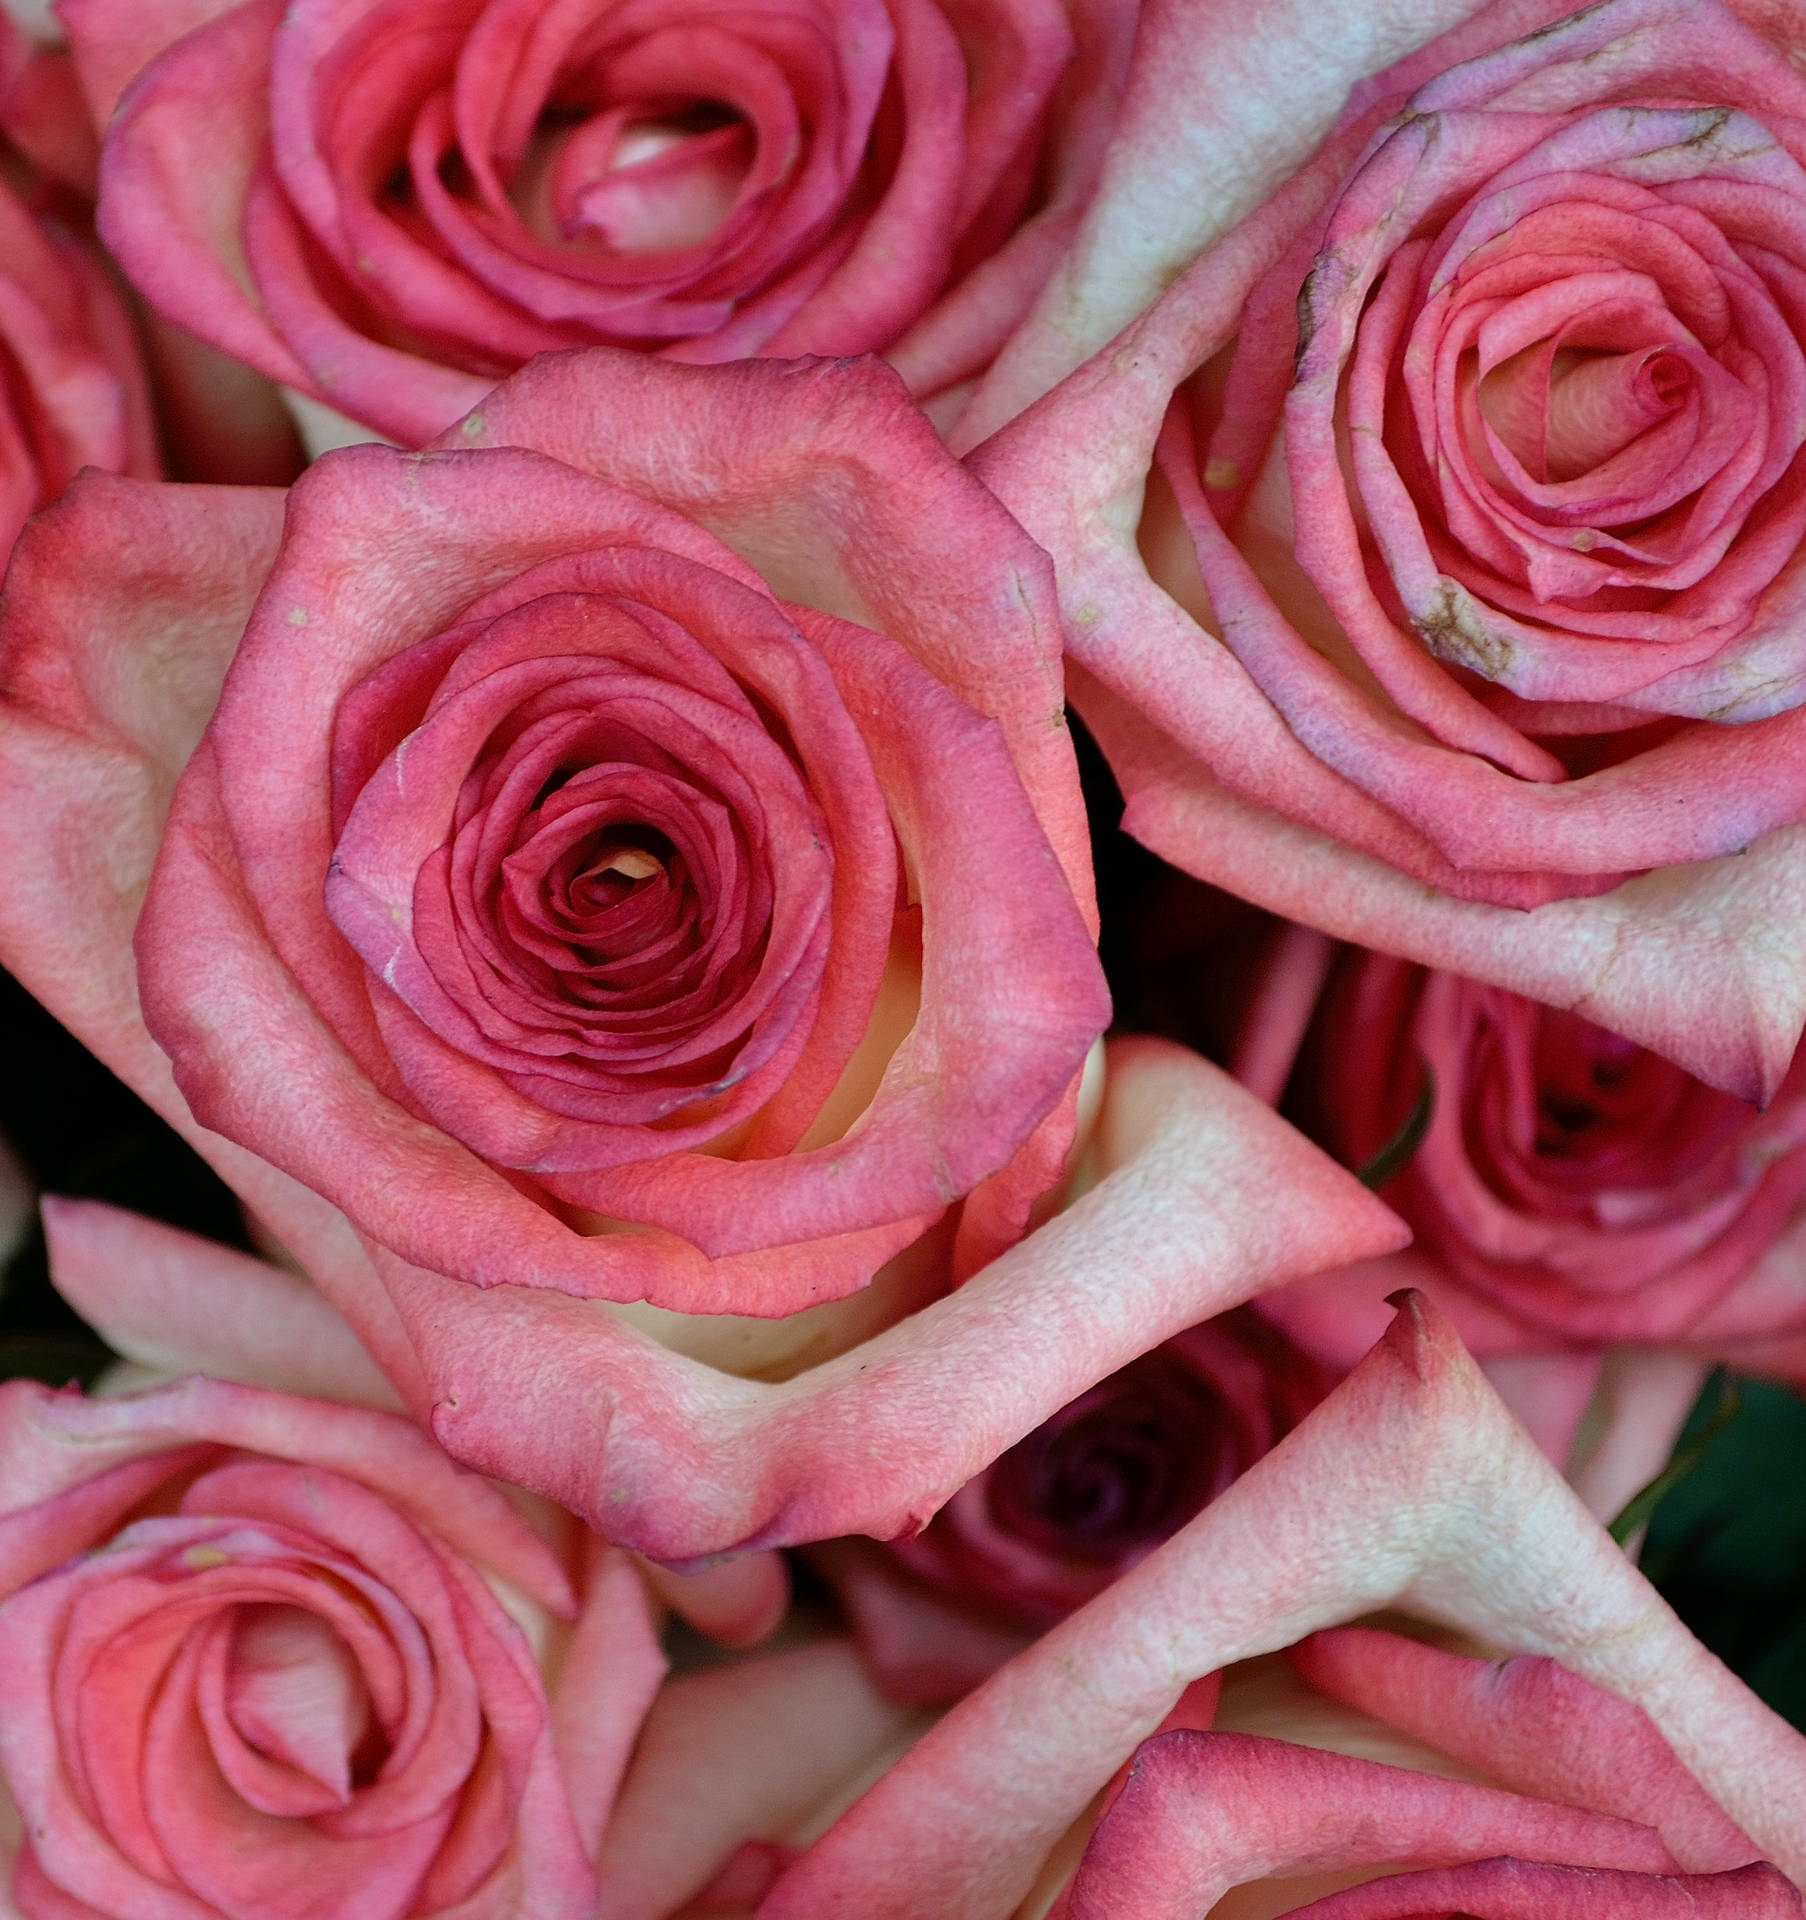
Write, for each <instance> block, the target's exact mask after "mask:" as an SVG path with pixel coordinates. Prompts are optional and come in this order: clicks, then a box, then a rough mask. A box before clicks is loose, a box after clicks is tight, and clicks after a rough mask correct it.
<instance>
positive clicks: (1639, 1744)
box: [1291, 1627, 1761, 1873]
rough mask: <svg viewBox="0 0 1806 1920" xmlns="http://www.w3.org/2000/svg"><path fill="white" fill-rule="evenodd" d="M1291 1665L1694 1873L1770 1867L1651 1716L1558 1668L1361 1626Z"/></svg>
mask: <svg viewBox="0 0 1806 1920" xmlns="http://www.w3.org/2000/svg"><path fill="white" fill-rule="evenodd" d="M1291 1659H1292V1664H1293V1665H1294V1666H1295V1667H1296V1668H1297V1669H1298V1671H1299V1672H1300V1673H1302V1674H1303V1675H1304V1677H1305V1679H1307V1680H1308V1681H1309V1682H1310V1683H1311V1685H1312V1686H1313V1687H1315V1688H1316V1690H1317V1691H1318V1692H1319V1693H1327V1694H1328V1695H1330V1697H1331V1698H1332V1699H1336V1700H1340V1701H1342V1702H1343V1703H1344V1704H1345V1705H1347V1706H1351V1707H1356V1708H1359V1709H1360V1710H1361V1711H1362V1712H1363V1713H1370V1714H1372V1715H1373V1716H1374V1717H1375V1718H1376V1719H1379V1720H1383V1721H1385V1723H1386V1724H1387V1725H1388V1726H1391V1727H1397V1728H1398V1729H1399V1730H1400V1731H1401V1732H1403V1733H1408V1734H1411V1735H1414V1736H1415V1737H1416V1738H1417V1739H1419V1740H1422V1741H1423V1742H1425V1744H1426V1745H1428V1746H1432V1747H1434V1748H1435V1749H1436V1750H1437V1751H1438V1752H1439V1753H1446V1754H1448V1755H1450V1756H1451V1757H1452V1758H1454V1759H1457V1760H1462V1761H1465V1762H1466V1763H1467V1764H1468V1765H1469V1766H1471V1767H1473V1768H1475V1769H1476V1770H1477V1771H1479V1772H1482V1773H1485V1774H1486V1775H1487V1776H1488V1777H1489V1778H1491V1779H1494V1780H1497V1781H1498V1782H1499V1783H1500V1784H1501V1785H1502V1786H1507V1787H1510V1788H1511V1789H1512V1790H1513V1791H1514V1792H1516V1793H1521V1794H1527V1795H1529V1796H1530V1797H1531V1798H1532V1799H1535V1800H1555V1801H1559V1802H1560V1803H1561V1804H1562V1805H1563V1806H1569V1807H1592V1808H1594V1809H1595V1810H1596V1811H1598V1812H1600V1813H1609V1814H1613V1815H1615V1816H1616V1817H1617V1818H1618V1819H1620V1820H1628V1821H1633V1822H1635V1823H1636V1824H1637V1825H1638V1826H1642V1827H1648V1828H1651V1829H1653V1830H1654V1831H1655V1832H1657V1833H1659V1834H1660V1835H1661V1836H1662V1840H1663V1842H1664V1844H1665V1845H1666V1846H1667V1848H1668V1850H1669V1851H1670V1852H1671V1853H1672V1854H1673V1855H1674V1857H1675V1859H1676V1860H1677V1861H1679V1863H1680V1864H1681V1866H1682V1867H1684V1868H1685V1869H1686V1870H1687V1871H1688V1872H1689V1873H1720V1872H1722V1871H1724V1869H1726V1868H1727V1867H1742V1866H1747V1865H1749V1863H1750V1862H1751V1861H1752V1860H1757V1859H1760V1858H1761V1855H1760V1852H1759V1851H1758V1849H1757V1848H1756V1847H1754V1846H1753V1845H1752V1844H1751V1843H1750V1840H1749V1836H1748V1835H1747V1834H1744V1833H1742V1832H1740V1831H1739V1829H1738V1827H1737V1825H1736V1823H1735V1822H1734V1821H1733V1820H1731V1819H1730V1818H1729V1817H1728V1816H1727V1815H1726V1814H1725V1813H1723V1812H1722V1811H1721V1810H1720V1809H1719V1808H1718V1807H1716V1806H1715V1805H1713V1803H1712V1801H1711V1799H1710V1798H1709V1797H1708V1796H1707V1795H1706V1793H1705V1792H1703V1791H1702V1789H1701V1788H1700V1785H1699V1782H1698V1781H1696V1780H1695V1779H1694V1778H1693V1776H1692V1775H1691V1774H1689V1773H1688V1771H1687V1770H1686V1768H1685V1767H1683V1766H1682V1765H1681V1763H1680V1762H1679V1761H1678V1760H1677V1759H1676V1758H1675V1757H1674V1753H1673V1750H1672V1749H1671V1748H1670V1747H1669V1746H1668V1744H1667V1742H1666V1741H1664V1740H1663V1738H1662V1737H1661V1735H1660V1734H1659V1733H1657V1732H1656V1730H1655V1728H1654V1727H1653V1726H1652V1725H1651V1724H1650V1722H1649V1719H1648V1717H1647V1715H1645V1714H1643V1713H1641V1712H1640V1711H1639V1710H1638V1709H1637V1708H1636V1707H1633V1706H1632V1705H1631V1704H1630V1703H1629V1701H1626V1700H1619V1699H1616V1698H1614V1697H1613V1696H1612V1695H1610V1694H1605V1693H1602V1692H1601V1691H1600V1689H1599V1688H1597V1687H1594V1686H1589V1685H1588V1684H1587V1682H1586V1681H1584V1680H1582V1679H1580V1678H1579V1677H1578V1676H1577V1675H1576V1674H1573V1673H1571V1672H1569V1670H1568V1669H1567V1668H1566V1667H1564V1666H1561V1665H1559V1664H1558V1663H1557V1662H1556V1661H1553V1660H1541V1659H1531V1658H1520V1659H1516V1660H1507V1661H1504V1662H1502V1663H1501V1662H1496V1661H1490V1660H1469V1659H1465V1658H1464V1657H1463V1656H1462V1655H1460V1654H1455V1653H1444V1652H1443V1651H1442V1650H1441V1649H1439V1648H1436V1647H1427V1646H1424V1645H1422V1644H1420V1643H1419V1642H1417V1641H1415V1640H1406V1639H1403V1638H1401V1637H1400V1636H1399V1635H1398V1634H1394V1633H1374V1632H1370V1631H1365V1630H1363V1629H1361V1628H1358V1627H1349V1628H1343V1629H1341V1630H1339V1631H1335V1632H1330V1633H1315V1634H1312V1635H1311V1637H1310V1638H1309V1639H1308V1640H1306V1641H1304V1642H1302V1644H1300V1645H1299V1646H1297V1647H1294V1648H1293V1649H1292V1654H1291ZM1503 1851H1506V1852H1511V1851H1515V1849H1511V1848H1506V1849H1503Z"/></svg>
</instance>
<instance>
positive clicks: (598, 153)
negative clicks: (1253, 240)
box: [61, 0, 1135, 445]
mask: <svg viewBox="0 0 1806 1920" xmlns="http://www.w3.org/2000/svg"><path fill="white" fill-rule="evenodd" d="M61 12H62V15H63V18H64V20H65V22H66V24H67V26H68V30H69V33H70V37H71V40H72V42H73V45H74V48H75V51H76V54H77V57H78V60H79V63H80V67H81V72H82V78H83V81H84V84H85V85H86V88H87V92H88V96H89V99H90V101H91V102H92V104H93V108H94V111H95V114H96V116H97V119H98V120H99V121H100V122H101V123H102V124H103V125H105V124H106V123H107V122H108V120H109V118H110V119H111V125H110V127H109V129H108V134H107V146H106V155H105V160H104V165H103V188H102V216H101V217H102V223H103V228H104V231H105V233H106V236H107V241H108V244H109V245H110V246H111V247H112V248H113V250H114V252H115V253H116V254H117V256H118V258H119V259H120V261H121V262H122V263H123V264H124V266H125V268H126V271H127V272H128V274H129V275H130V276H131V278H132V279H133V280H134V281H135V282H136V283H137V285H138V286H139V287H140V288H141V289H142V291H143V292H144V293H145V294H146V295H147V296H148V298H149V299H150V300H151V301H152V303H153V304H154V305H155V306H156V307H157V308H158V309H159V310H160V311H161V312H163V313H164V314H165V315H167V316H168V317H169V318H170V319H172V320H175V321H176V322H178V323H179V324H181V325H182V326H184V327H186V328H188V329H189V330H190V331H191V332H193V333H196V334H198V335H200V336H201V337H202V338H203V339H205V340H208V341H211V342H212V343H214V344H215V345H217V346H219V347H222V348H224V349H226V350H227V351H228V352H230V353H232V354H234V355H236V356H238V357H239V358H241V359H243V360H245V361H247V362H248V363H249V364H251V365H252V366H254V367H257V368H259V369H261V370H262V371H263V372H265V373H267V374H269V375H271V376H272V377H273V378H275V379H277V380H279V381H281V382H283V383H284V384H286V385H287V386H289V387H290V388H292V389H294V390H297V391H298V392H300V393H302V394H303V395H306V396H308V397H310V398H311V399H312V400H313V401H316V402H320V403H324V404H325V405H326V406H328V407H330V408H332V409H334V410H336V411H338V412H341V413H344V414H349V415H352V416H354V417H355V418H356V419H357V420H359V421H361V422H364V423H365V424H366V425H367V426H369V427H373V428H375V429H377V430H378V431H379V432H381V433H383V434H386V435H390V436H392V437H394V438H395V439H398V440H401V441H404V442H407V443H408V444H411V445H419V444H421V443H423V442H425V441H427V440H430V439H431V438H433V436H434V435H436V434H438V433H441V432H443V431H444V430H445V429H446V428H447V427H449V426H450V425H451V424H452V423H453V422H454V421H455V420H457V419H458V418H459V417H460V416H461V415H462V414H464V413H465V412H466V411H468V410H469V408H470V407H472V406H474V405H475V404H476V403H477V401H478V400H480V399H481V398H482V396H483V394H484V393H486V392H487V391H488V390H489V388H490V387H491V386H493V385H494V384H495V382H496V381H497V380H498V379H500V378H502V377H503V376H504V375H506V374H508V373H510V372H512V371H513V370H514V369H515V368H517V367H519V366H520V365H521V364H522V363H523V362H524V361H526V360H528V359H530V358H531V357H532V356H533V355H534V354H536V353H542V352H547V351H552V350H557V349H561V348H571V347H582V346H592V345H597V344H608V345H618V346H631V347H636V348H640V349H643V350H646V351H649V352H656V353H661V354H664V355H667V356H669V357H671V358H675V359H680V360H691V361H709V362H713V361H723V360H732V359H738V358H741V357H743V356H746V355H749V354H759V353H774V354H779V355H791V354H799V353H821V354H855V353H864V352H869V351H873V350H883V351H885V352H887V353H889V354H890V355H891V356H892V357H893V358H894V360H895V362H896V364H897V365H898V367H899V368H900V369H902V370H903V371H904V372H905V374H906V375H907V377H908V379H909V382H910V385H911V387H912V389H913V390H914V391H916V392H918V393H920V394H923V395H934V394H944V393H949V390H951V389H954V388H955V387H956V386H957V385H958V384H959V383H962V382H965V381H966V380H967V379H968V378H969V377H970V376H971V375H973V374H975V373H977V372H979V371H981V370H982V368H983V367H984V365H985V364H986V362H987V361H988V360H989V358H990V356H991V354H992V353H993V352H994V351H995V349H996V347H997V345H998V343H999V342H1000V341H1001V340H1002V339H1003V338H1004V336H1005V335H1006V334H1007V333H1008V331H1009V330H1010V328H1011V327H1012V326H1013V325H1014V324H1015V323H1016V321H1017V320H1018V319H1020V318H1021V316H1022V314H1023V312H1024V311H1025V309H1026V307H1027V305H1028V303H1029V301H1030V300H1031V299H1032V297H1033V296H1034V294H1035V292H1036V291H1037V290H1038V289H1039V287H1040V285H1041V283H1042V282H1043V280H1045V278H1046V276H1047V274H1048V272H1049V270H1050V268H1051V267H1052V265H1053V263H1054V261H1055V260H1056V259H1057V257H1058V255H1059V252H1060V249H1061V248H1062V246H1063V245H1064V244H1065V243H1066V242H1067V241H1068V240H1069V238H1070V236H1071V232H1072V227H1073V223H1074V220H1075V217H1076V214H1077V212H1078V210H1079V208H1080V206H1081V205H1082V203H1083V201H1084V199H1085V197H1086V195H1087V194H1088V192H1089V190H1090V188H1091V187H1092V185H1093V184H1094V181H1095V176H1096V168H1097V162H1098V159H1099V157H1100V155H1101V151H1102V146H1103V141H1104V137H1105V135H1106V133H1107V130H1108V125H1109V118H1110V111H1111V109H1112V107H1113V105H1114V100H1115V93H1116V89H1117V87H1118V86H1119V85H1120V79H1121V70H1122V68H1123V66H1124V64H1125V62H1126V58H1127V46H1128V41H1129V38H1130V36H1131V35H1132V32H1133V29H1134V18H1135V9H1134V7H1133V5H1132V4H1129V0H1080V3H1078V4H1074V5H1073V6H1072V7H1071V8H1070V9H1069V8H1068V7H1066V6H1064V5H1062V4H1060V3H1059V0H1028V4H1021V5H1005V4H1002V3H1001V0H980V3H979V4H977V5H964V4H961V5H942V4H937V3H936V0H890V3H888V4H887V3H886V0H794V3H792V4H785V5H782V6H770V7H761V8H757V9H745V10H741V11H738V12H734V13H731V14H729V13H722V12H720V11H719V10H715V9H709V8H703V7H698V6H696V5H694V4H691V3H690V0H641V3H640V4H636V5H632V6H616V5H607V4H603V0H591V3H589V4H583V5H576V6H570V5H563V6H554V5H552V4H550V3H549V0H547V3H546V4H529V5H524V6H523V5H519V4H513V3H512V0H494V3H493V4H488V5H484V6H480V7H472V6H469V5H466V4H463V0H458V3H457V4H452V3H450V0H429V3H428V4H422V0H368V3H366V4H359V5H357V6H353V7H343V6H341V7H325V6H321V5H317V4H313V3H312V0H295V4H293V5H289V6H285V7H282V8H277V9H272V8H270V7H267V6H262V5H243V4H240V5H231V4H217V3H215V4H207V5H204V6H202V7H199V8H197V7H195V6H193V5H190V4H186V0H123V3H122V0H72V3H71V4H69V5H67V6H65V7H64V8H62V9H61ZM122 95H123V98H122ZM116 103H117V111H116V112H115V105H116ZM955 399H956V396H955Z"/></svg>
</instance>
